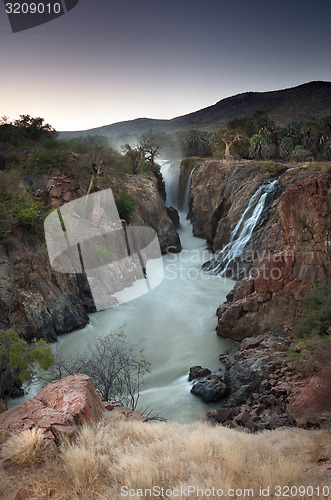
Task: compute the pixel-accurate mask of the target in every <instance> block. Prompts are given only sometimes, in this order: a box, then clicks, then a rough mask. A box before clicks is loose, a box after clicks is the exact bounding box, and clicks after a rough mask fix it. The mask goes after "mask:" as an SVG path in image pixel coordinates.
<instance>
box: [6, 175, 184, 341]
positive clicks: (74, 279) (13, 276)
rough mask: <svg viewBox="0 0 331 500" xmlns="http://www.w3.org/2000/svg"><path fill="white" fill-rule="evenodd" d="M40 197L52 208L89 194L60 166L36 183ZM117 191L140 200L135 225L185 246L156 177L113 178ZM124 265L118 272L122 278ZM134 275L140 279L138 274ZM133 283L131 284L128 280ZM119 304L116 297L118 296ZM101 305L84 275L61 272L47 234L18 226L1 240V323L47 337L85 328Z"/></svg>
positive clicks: (166, 243) (164, 244) (164, 243)
mask: <svg viewBox="0 0 331 500" xmlns="http://www.w3.org/2000/svg"><path fill="white" fill-rule="evenodd" d="M31 187H32V188H34V189H35V193H36V197H37V199H39V200H44V201H45V202H46V203H47V204H48V206H49V207H59V206H61V205H63V204H64V203H66V202H69V201H72V200H74V199H76V198H77V197H79V196H82V195H85V194H86V189H85V188H84V187H83V186H80V185H79V183H78V182H77V180H76V179H75V178H74V176H73V175H72V174H70V175H65V174H63V173H61V172H60V170H59V169H54V170H53V172H52V175H51V176H49V177H44V178H40V179H38V182H37V183H35V184H33V183H32V184H31ZM112 189H113V192H114V196H115V197H116V195H117V194H119V192H120V191H121V190H123V189H126V190H127V191H128V193H129V194H131V195H132V197H133V199H134V200H135V209H134V211H133V213H132V214H131V215H130V220H129V222H130V224H132V225H144V226H149V227H152V228H154V229H155V230H156V232H157V235H158V238H159V242H160V246H161V250H162V252H165V251H167V249H168V247H171V248H172V251H180V249H181V245H180V240H179V236H178V234H177V232H176V228H175V225H174V223H173V222H172V221H171V219H170V218H169V216H168V214H167V210H166V207H165V202H164V201H163V200H162V199H161V197H160V194H159V192H158V183H157V179H156V178H154V176H152V175H151V176H143V175H136V176H130V175H128V176H126V177H125V179H124V180H123V179H122V180H121V181H116V180H115V179H114V180H113V185H112ZM121 276H122V275H121V269H119V270H118V277H116V276H115V278H114V279H117V281H120V280H121ZM132 279H134V278H132ZM126 285H127V283H126ZM114 304H115V301H114ZM94 311H95V306H94V302H93V299H92V295H91V292H90V288H89V284H88V281H87V279H86V277H85V276H84V275H83V274H63V273H60V272H55V271H54V270H53V269H52V268H51V266H50V262H49V258H48V253H47V248H46V245H45V242H44V238H43V235H37V234H32V233H31V232H28V231H27V230H22V229H21V228H20V227H19V226H16V227H15V228H14V229H13V231H12V233H11V234H10V235H7V236H6V237H5V238H3V239H2V240H1V241H0V318H1V319H0V321H1V322H0V324H1V326H2V327H9V326H11V327H13V328H15V329H17V330H19V331H20V332H21V335H22V336H23V337H24V338H25V339H26V340H32V339H33V338H37V339H39V338H46V339H47V340H48V341H56V339H57V335H58V334H62V333H66V332H70V331H72V330H75V329H78V328H82V327H84V326H85V325H86V324H87V323H88V313H91V312H94Z"/></svg>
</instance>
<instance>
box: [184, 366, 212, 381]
mask: <svg viewBox="0 0 331 500" xmlns="http://www.w3.org/2000/svg"><path fill="white" fill-rule="evenodd" d="M210 374H211V371H210V370H209V368H202V366H200V365H196V366H191V368H190V373H189V376H188V379H189V381H191V380H194V379H195V378H200V377H206V376H207V375H210Z"/></svg>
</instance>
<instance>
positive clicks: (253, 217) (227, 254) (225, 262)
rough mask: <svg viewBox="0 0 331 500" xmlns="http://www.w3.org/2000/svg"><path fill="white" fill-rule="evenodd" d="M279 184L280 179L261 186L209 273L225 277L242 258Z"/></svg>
mask: <svg viewBox="0 0 331 500" xmlns="http://www.w3.org/2000/svg"><path fill="white" fill-rule="evenodd" d="M277 184H278V179H276V180H274V181H273V182H270V183H268V184H261V186H260V187H259V189H258V190H257V191H256V192H255V193H254V195H253V196H252V197H251V199H250V200H249V203H248V205H247V207H246V209H245V210H244V212H243V214H242V216H241V217H240V219H239V221H238V222H237V224H236V226H235V228H234V229H233V231H232V233H231V236H230V241H229V243H228V244H227V245H226V246H225V247H224V248H223V249H222V250H220V251H219V252H218V253H217V255H216V257H215V258H214V259H212V260H211V261H210V264H209V266H208V267H207V268H206V269H205V271H206V272H207V273H208V272H209V273H212V274H219V275H221V276H223V275H224V274H225V272H226V270H227V269H228V267H229V265H230V264H231V263H232V262H233V261H234V260H235V259H236V258H238V257H240V255H241V254H242V252H243V250H244V248H245V246H246V245H247V243H248V242H249V240H250V239H251V236H252V233H253V231H254V228H255V227H256V225H257V224H258V222H259V220H260V217H261V214H262V212H263V210H264V207H265V204H266V200H267V196H268V194H269V193H271V192H273V191H274V190H275V188H276V186H277Z"/></svg>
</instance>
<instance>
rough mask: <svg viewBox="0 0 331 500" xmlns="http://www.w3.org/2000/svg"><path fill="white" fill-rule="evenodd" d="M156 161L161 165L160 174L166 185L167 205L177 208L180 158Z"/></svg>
mask: <svg viewBox="0 0 331 500" xmlns="http://www.w3.org/2000/svg"><path fill="white" fill-rule="evenodd" d="M158 163H159V164H160V166H161V174H162V177H163V180H164V183H165V186H166V195H167V198H166V204H167V207H175V208H177V206H178V186H179V169H180V160H175V161H169V160H158Z"/></svg>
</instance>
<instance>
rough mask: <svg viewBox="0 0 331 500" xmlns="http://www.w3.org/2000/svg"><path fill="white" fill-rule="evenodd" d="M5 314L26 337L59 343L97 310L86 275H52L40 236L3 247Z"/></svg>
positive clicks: (1, 306) (0, 302)
mask: <svg viewBox="0 0 331 500" xmlns="http://www.w3.org/2000/svg"><path fill="white" fill-rule="evenodd" d="M0 277H1V279H0V313H1V317H2V321H3V322H4V324H8V325H10V324H11V325H14V327H15V328H18V329H20V328H21V329H22V330H23V329H24V330H23V331H24V337H25V339H27V340H31V339H32V338H37V339H39V338H46V339H47V340H49V341H55V340H56V338H57V334H60V333H65V332H69V331H72V330H75V329H77V328H82V327H83V326H85V325H86V324H87V322H88V316H87V313H88V312H93V311H94V304H93V301H92V299H91V293H90V290H89V287H88V283H87V281H86V280H84V279H83V276H82V275H78V274H77V275H76V274H62V273H58V272H55V271H53V269H52V268H51V266H50V264H49V259H48V253H47V249H46V246H45V244H44V243H43V241H42V240H41V239H40V238H39V237H38V236H37V235H29V234H24V235H23V236H22V235H20V234H16V235H10V236H8V237H7V238H5V239H4V240H2V241H1V242H0Z"/></svg>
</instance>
